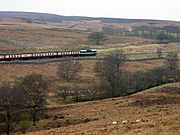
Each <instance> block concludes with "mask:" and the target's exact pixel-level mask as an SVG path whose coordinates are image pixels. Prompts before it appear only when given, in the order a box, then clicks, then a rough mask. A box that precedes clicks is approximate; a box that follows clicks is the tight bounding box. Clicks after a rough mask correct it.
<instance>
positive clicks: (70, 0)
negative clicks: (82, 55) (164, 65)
mask: <svg viewBox="0 0 180 135" xmlns="http://www.w3.org/2000/svg"><path fill="white" fill-rule="evenodd" d="M0 11H28V12H41V13H53V14H59V15H67V16H69V15H74V16H90V17H115V18H136V19H161V20H177V21H180V0H0Z"/></svg>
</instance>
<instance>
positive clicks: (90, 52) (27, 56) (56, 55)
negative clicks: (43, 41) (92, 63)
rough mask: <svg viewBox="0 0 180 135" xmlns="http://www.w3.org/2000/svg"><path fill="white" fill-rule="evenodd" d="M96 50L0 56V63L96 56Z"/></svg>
mask: <svg viewBox="0 0 180 135" xmlns="http://www.w3.org/2000/svg"><path fill="white" fill-rule="evenodd" d="M96 55H97V51H96V49H88V50H78V51H71V50H68V51H53V52H33V53H19V54H0V61H13V60H33V59H44V58H61V57H81V56H96Z"/></svg>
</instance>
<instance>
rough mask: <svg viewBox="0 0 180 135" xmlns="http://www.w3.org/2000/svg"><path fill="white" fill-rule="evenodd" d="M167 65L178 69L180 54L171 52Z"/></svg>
mask: <svg viewBox="0 0 180 135" xmlns="http://www.w3.org/2000/svg"><path fill="white" fill-rule="evenodd" d="M166 58H167V60H166V63H165V64H166V65H167V68H168V69H170V70H177V69H178V54H177V53H169V54H168V55H167V56H166Z"/></svg>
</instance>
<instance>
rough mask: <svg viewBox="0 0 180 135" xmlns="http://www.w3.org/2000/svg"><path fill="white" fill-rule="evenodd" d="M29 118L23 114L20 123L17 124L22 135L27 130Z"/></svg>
mask: <svg viewBox="0 0 180 135" xmlns="http://www.w3.org/2000/svg"><path fill="white" fill-rule="evenodd" d="M29 119H30V116H29V115H28V114H23V115H22V121H20V123H19V127H20V130H21V132H22V133H23V134H25V133H26V131H27V129H28V128H29V126H30V121H29Z"/></svg>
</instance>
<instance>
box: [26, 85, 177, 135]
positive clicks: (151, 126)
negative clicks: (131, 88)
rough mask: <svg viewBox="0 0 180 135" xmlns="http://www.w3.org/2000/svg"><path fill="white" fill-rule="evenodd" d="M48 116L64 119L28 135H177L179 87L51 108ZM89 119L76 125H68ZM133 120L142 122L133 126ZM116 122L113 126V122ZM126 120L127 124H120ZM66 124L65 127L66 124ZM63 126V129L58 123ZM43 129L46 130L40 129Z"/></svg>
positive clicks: (161, 88) (52, 122) (174, 86)
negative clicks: (74, 121)
mask: <svg viewBox="0 0 180 135" xmlns="http://www.w3.org/2000/svg"><path fill="white" fill-rule="evenodd" d="M49 115H51V116H58V115H64V116H65V118H64V119H63V120H62V119H56V120H53V119H51V120H50V121H49V122H50V124H48V126H49V128H51V127H56V126H57V127H58V124H59V125H61V126H62V127H59V128H52V129H50V130H44V131H37V132H32V133H28V135H45V134H48V135H55V134H56V135H65V134H67V135H82V134H83V135H92V134H100V135H117V129H118V132H119V134H122V135H132V134H134V135H147V134H148V135H155V134H157V135H179V134H180V126H179V125H180V83H176V84H167V85H163V86H160V87H157V88H153V89H149V90H146V91H143V92H140V93H137V94H134V95H131V96H127V97H124V98H116V99H114V100H113V99H106V100H101V101H93V102H86V103H79V104H73V105H68V106H64V107H60V108H52V109H50V110H49ZM87 118H88V119H89V120H90V121H89V122H86V121H83V122H80V123H78V124H75V123H73V122H72V121H70V120H71V119H74V120H77V119H78V120H84V119H87ZM137 119H144V120H145V121H144V122H140V123H133V122H134V121H135V120H137ZM117 120H118V121H120V123H119V125H113V124H112V122H113V121H117ZM123 120H129V123H127V124H124V125H123V124H121V122H122V121H123ZM67 121H69V123H68V124H67ZM63 122H64V123H66V124H65V126H63V124H62V123H63ZM44 129H48V127H47V126H44Z"/></svg>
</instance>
